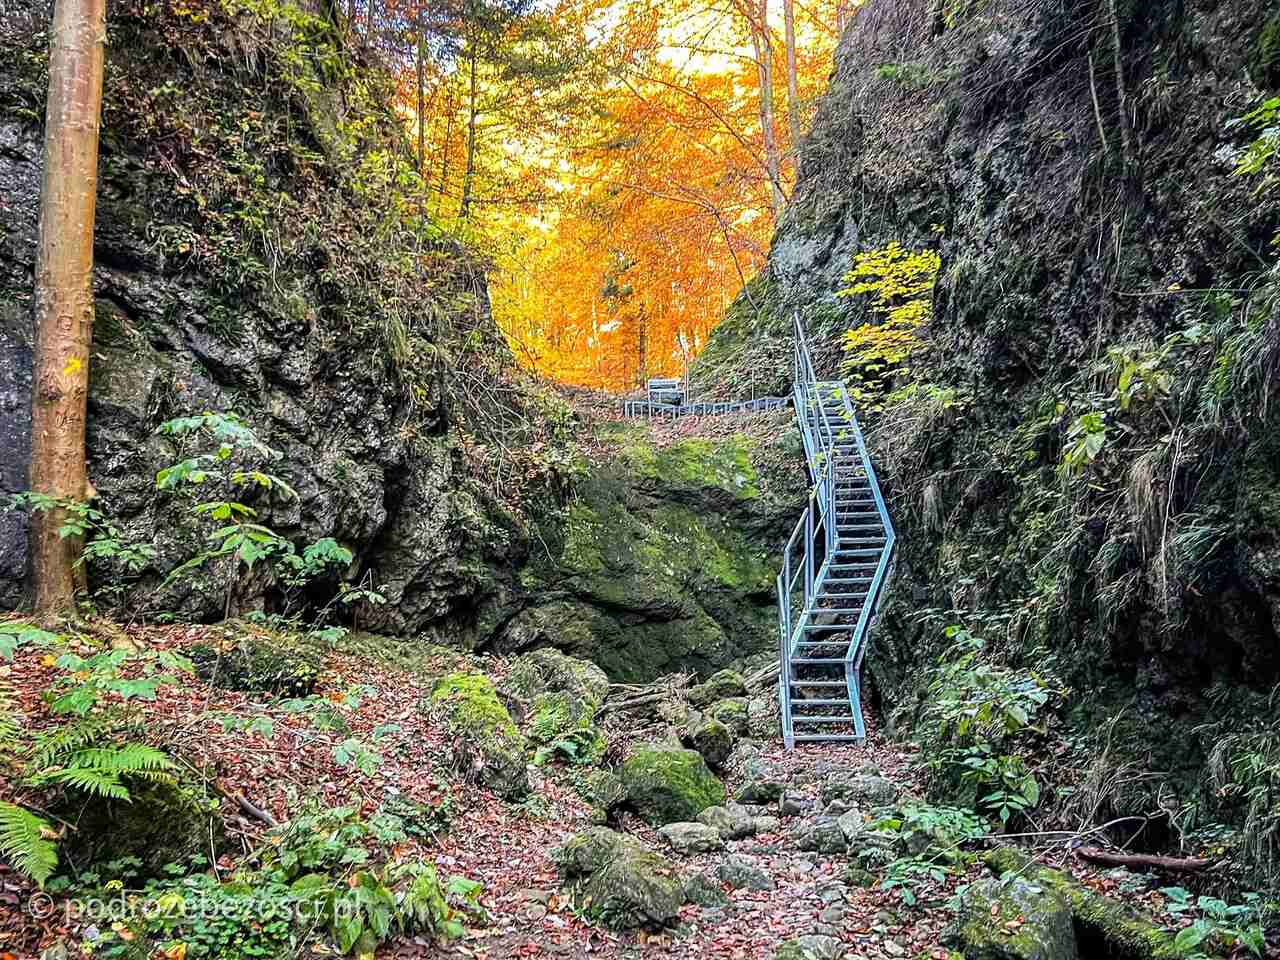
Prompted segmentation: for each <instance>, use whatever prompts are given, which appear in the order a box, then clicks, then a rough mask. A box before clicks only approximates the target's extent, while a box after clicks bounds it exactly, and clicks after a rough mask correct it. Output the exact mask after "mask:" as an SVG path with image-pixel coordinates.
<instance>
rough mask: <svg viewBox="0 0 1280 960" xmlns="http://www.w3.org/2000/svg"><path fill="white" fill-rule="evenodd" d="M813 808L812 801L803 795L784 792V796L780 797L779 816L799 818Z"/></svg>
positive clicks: (788, 791)
mask: <svg viewBox="0 0 1280 960" xmlns="http://www.w3.org/2000/svg"><path fill="white" fill-rule="evenodd" d="M811 806H813V803H812V801H810V800H809V799H808V798H807V797H805V796H803V795H802V794H799V793H795V792H794V791H791V790H784V791H783V793H782V795H781V796H780V797H778V816H780V817H797V816H799V815H800V814H802V813H804V812H805V811H806V810H808V809H809V808H810V807H811Z"/></svg>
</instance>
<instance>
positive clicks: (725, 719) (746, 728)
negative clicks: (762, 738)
mask: <svg viewBox="0 0 1280 960" xmlns="http://www.w3.org/2000/svg"><path fill="white" fill-rule="evenodd" d="M707 715H708V716H709V717H711V718H712V719H713V720H719V721H720V722H721V723H723V724H724V725H725V726H726V727H728V728H729V729H730V730H732V731H733V732H734V734H736V735H737V736H739V737H745V736H746V735H747V734H748V733H749V732H750V731H751V717H750V714H749V713H748V712H747V701H746V698H744V697H733V698H731V699H728V700H721V701H720V702H719V703H716V704H714V705H713V706H712V707H711V709H709V710H708V711H707Z"/></svg>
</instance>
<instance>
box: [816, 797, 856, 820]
mask: <svg viewBox="0 0 1280 960" xmlns="http://www.w3.org/2000/svg"><path fill="white" fill-rule="evenodd" d="M853 809H854V806H853V804H852V803H849V801H847V800H832V801H831V802H830V803H828V804H827V807H826V809H825V810H823V811H822V812H823V814H824V815H826V816H828V817H838V816H840V815H841V814H844V813H848V812H849V811H850V810H853Z"/></svg>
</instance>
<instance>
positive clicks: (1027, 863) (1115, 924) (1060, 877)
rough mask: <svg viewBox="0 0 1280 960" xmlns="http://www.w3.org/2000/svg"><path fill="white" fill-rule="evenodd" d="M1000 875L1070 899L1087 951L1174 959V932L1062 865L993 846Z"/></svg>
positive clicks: (991, 858) (990, 861) (1117, 959)
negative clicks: (1087, 884) (1053, 866)
mask: <svg viewBox="0 0 1280 960" xmlns="http://www.w3.org/2000/svg"><path fill="white" fill-rule="evenodd" d="M984 859H985V860H986V863H987V866H988V867H989V868H990V869H991V871H992V872H993V873H995V874H997V875H998V876H1018V877H1021V878H1023V879H1024V880H1027V881H1029V882H1031V883H1033V884H1035V885H1037V886H1039V887H1042V888H1043V889H1045V890H1048V891H1051V892H1053V893H1054V894H1055V895H1057V896H1060V897H1061V898H1062V899H1063V900H1065V901H1066V902H1067V903H1068V904H1069V905H1070V909H1071V915H1072V917H1073V919H1074V922H1075V935H1076V941H1077V943H1078V945H1079V949H1080V955H1081V956H1082V957H1094V956H1097V957H1111V958H1114V960H1173V958H1175V957H1178V956H1181V952H1180V951H1178V950H1176V949H1174V946H1173V936H1172V934H1169V933H1167V932H1166V931H1164V930H1162V929H1160V928H1159V927H1158V926H1156V925H1155V924H1154V923H1152V922H1151V921H1150V920H1149V919H1147V918H1144V917H1142V916H1140V915H1138V914H1137V913H1135V912H1134V911H1132V910H1131V909H1130V908H1129V907H1127V906H1126V905H1125V904H1123V903H1120V902H1119V901H1117V900H1112V899H1110V898H1108V897H1104V896H1102V895H1101V894H1099V893H1096V892H1094V891H1093V890H1091V889H1089V888H1088V887H1085V886H1083V885H1081V884H1079V883H1076V882H1075V880H1074V879H1072V878H1071V877H1069V876H1068V875H1067V874H1064V873H1062V872H1060V871H1058V870H1050V869H1048V868H1047V867H1041V866H1039V865H1038V864H1036V863H1035V861H1033V860H1032V859H1031V858H1029V857H1027V856H1026V855H1025V854H1023V853H1020V852H1019V851H1017V850H1011V849H1001V850H993V851H990V852H989V853H988V854H987V855H986V856H985V858H984Z"/></svg>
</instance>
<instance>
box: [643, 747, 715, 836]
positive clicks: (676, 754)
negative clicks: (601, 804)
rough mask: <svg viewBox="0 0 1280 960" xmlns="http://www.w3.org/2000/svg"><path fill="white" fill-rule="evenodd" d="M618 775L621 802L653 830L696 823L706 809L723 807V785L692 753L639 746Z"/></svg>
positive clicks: (698, 754)
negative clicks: (622, 796) (621, 789)
mask: <svg viewBox="0 0 1280 960" xmlns="http://www.w3.org/2000/svg"><path fill="white" fill-rule="evenodd" d="M619 775H620V777H621V779H622V787H623V791H624V796H625V799H624V801H623V802H624V803H625V804H626V806H627V807H628V808H630V809H631V810H633V811H635V813H636V814H637V815H639V816H640V818H641V819H643V820H644V821H645V822H646V823H649V824H651V825H652V826H655V827H660V826H662V825H663V824H667V823H674V822H676V821H681V820H686V821H687V820H696V819H697V817H698V814H700V813H701V812H702V811H703V810H705V809H707V807H714V806H717V805H719V804H723V803H724V799H725V793H724V784H722V783H721V782H720V781H719V780H717V779H716V776H715V774H713V773H712V772H711V770H710V769H709V768H708V767H707V764H706V761H705V760H703V759H702V754H700V753H698V752H697V751H695V750H683V749H680V748H677V747H666V746H657V745H651V746H645V747H641V748H639V749H638V750H636V751H635V752H634V753H633V754H632V755H631V756H630V757H629V758H628V759H627V761H626V762H625V763H624V764H623V765H622V769H621V771H620V773H619Z"/></svg>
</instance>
